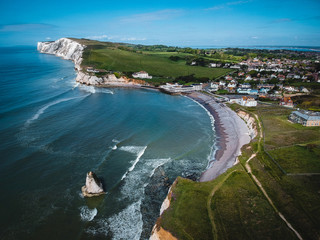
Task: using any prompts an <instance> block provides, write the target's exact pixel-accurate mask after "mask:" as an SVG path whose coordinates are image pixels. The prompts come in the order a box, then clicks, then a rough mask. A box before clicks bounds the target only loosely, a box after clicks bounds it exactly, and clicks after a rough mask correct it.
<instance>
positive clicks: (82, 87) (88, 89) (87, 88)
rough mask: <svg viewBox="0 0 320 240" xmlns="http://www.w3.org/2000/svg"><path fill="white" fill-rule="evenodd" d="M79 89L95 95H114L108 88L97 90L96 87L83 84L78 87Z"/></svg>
mask: <svg viewBox="0 0 320 240" xmlns="http://www.w3.org/2000/svg"><path fill="white" fill-rule="evenodd" d="M78 88H79V89H80V90H82V91H85V92H89V93H92V94H94V93H107V94H114V93H113V91H111V90H109V89H106V88H96V87H94V86H87V85H83V84H80V85H78Z"/></svg>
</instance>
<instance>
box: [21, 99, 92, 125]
mask: <svg viewBox="0 0 320 240" xmlns="http://www.w3.org/2000/svg"><path fill="white" fill-rule="evenodd" d="M88 96H89V94H88V95H85V96H81V97H71V98H63V99H59V100H56V101H53V102H50V103H48V104H47V105H44V106H43V107H42V108H40V109H39V110H38V111H37V112H36V114H34V115H33V116H32V117H31V118H29V119H28V120H27V121H26V123H25V125H24V126H25V127H28V126H29V125H30V124H31V123H32V122H33V121H35V120H37V119H38V118H39V117H40V116H41V115H42V114H43V113H44V111H45V110H47V109H48V108H49V107H51V106H54V105H56V104H59V103H62V102H67V101H70V100H73V99H77V98H85V97H88Z"/></svg>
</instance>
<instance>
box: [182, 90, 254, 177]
mask: <svg viewBox="0 0 320 240" xmlns="http://www.w3.org/2000/svg"><path fill="white" fill-rule="evenodd" d="M187 96H188V97H190V98H191V99H193V100H195V101H197V102H198V103H200V104H201V105H203V106H204V107H205V108H206V109H207V110H208V111H209V112H210V114H212V116H213V117H214V119H215V122H214V125H215V130H216V134H217V136H218V139H217V140H218V141H217V147H218V149H217V151H216V154H215V156H214V158H213V159H210V162H209V164H208V168H207V169H206V170H205V171H204V172H203V173H202V174H201V177H200V182H206V181H211V180H213V179H215V178H217V177H218V176H219V175H221V174H222V173H224V172H225V171H226V170H227V169H228V168H230V167H232V166H233V165H234V164H235V162H236V160H237V157H238V156H239V155H240V154H241V151H240V150H241V147H242V146H243V145H245V144H247V143H249V142H250V140H251V139H250V136H249V129H248V127H247V125H246V123H245V122H244V121H243V120H242V119H241V118H240V117H239V116H238V115H237V114H236V113H235V112H234V111H232V110H231V109H230V108H228V107H227V106H226V105H225V104H223V103H219V102H217V101H216V100H215V99H214V98H213V97H211V96H209V95H206V94H203V93H199V92H193V93H190V94H188V95H187Z"/></svg>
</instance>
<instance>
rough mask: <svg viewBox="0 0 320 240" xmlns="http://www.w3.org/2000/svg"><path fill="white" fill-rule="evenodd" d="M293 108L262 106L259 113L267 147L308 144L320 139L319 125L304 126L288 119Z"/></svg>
mask: <svg viewBox="0 0 320 240" xmlns="http://www.w3.org/2000/svg"><path fill="white" fill-rule="evenodd" d="M291 112H292V110H288V109H285V108H279V107H274V106H273V107H261V108H259V114H260V117H261V118H262V121H263V125H264V129H265V143H266V149H267V150H271V149H274V148H277V147H284V146H291V145H295V144H306V143H311V142H315V141H319V140H320V137H319V136H320V128H319V127H304V126H302V125H300V124H294V123H291V122H289V121H288V116H289V114H290V113H291Z"/></svg>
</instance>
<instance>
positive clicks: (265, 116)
mask: <svg viewBox="0 0 320 240" xmlns="http://www.w3.org/2000/svg"><path fill="white" fill-rule="evenodd" d="M230 107H231V108H232V109H233V110H238V109H242V110H245V111H247V112H252V113H255V114H257V115H258V116H259V118H260V119H261V120H262V123H263V129H264V132H265V136H266V145H264V141H257V139H254V140H253V141H252V142H251V143H249V144H247V145H245V146H243V148H242V156H240V157H239V160H240V162H241V164H242V165H236V166H234V167H232V168H230V169H229V170H228V171H227V173H225V174H222V175H221V176H219V177H218V178H217V179H215V180H213V181H211V182H206V183H195V182H192V181H190V180H182V179H179V182H182V183H183V184H177V185H176V186H175V187H174V188H173V191H174V193H175V198H174V201H173V202H172V205H171V206H170V208H169V210H168V211H166V212H165V213H164V214H163V217H161V218H160V220H159V221H160V222H159V223H160V225H161V226H162V227H164V229H166V230H168V231H170V232H171V233H172V234H173V235H174V236H176V237H178V238H179V239H214V237H217V239H296V237H295V235H294V234H293V232H292V231H291V230H290V229H289V228H288V227H287V226H286V224H285V223H284V222H283V221H282V220H281V219H280V218H279V217H278V215H277V213H276V211H275V210H274V209H273V208H272V206H271V205H270V204H269V203H268V201H267V200H266V198H265V197H264V195H262V193H261V192H260V191H259V190H258V188H257V186H256V185H255V183H254V181H253V180H252V179H251V177H250V176H249V175H248V174H247V173H246V172H245V171H244V170H243V167H242V166H243V165H244V164H245V162H246V161H247V159H248V158H249V157H250V156H251V155H252V153H254V152H256V151H257V149H261V151H260V152H259V153H258V154H257V156H256V157H255V158H253V159H252V160H251V161H250V167H251V168H252V172H253V174H254V175H255V176H256V177H257V178H258V180H259V181H260V182H261V183H262V185H263V188H264V189H265V190H266V192H267V194H268V195H269V197H270V198H271V199H272V201H273V203H274V205H275V207H276V209H278V210H279V211H280V212H281V213H282V214H283V215H284V216H285V218H286V219H287V220H288V221H289V223H290V224H291V225H292V226H293V227H294V228H295V229H296V230H297V231H298V232H299V234H301V235H302V237H303V238H304V239H319V238H320V231H319V228H318V226H319V224H320V204H319V203H320V194H319V193H320V190H319V186H320V176H319V175H312V176H308V175H286V174H284V173H283V172H282V171H281V170H280V168H279V167H278V166H277V164H276V163H275V162H274V161H273V160H272V159H271V158H270V157H269V156H268V155H267V154H266V152H264V151H263V149H266V150H267V151H269V152H270V154H271V155H272V156H273V157H274V159H275V161H276V162H277V163H278V164H279V165H280V166H281V167H282V168H284V169H285V170H286V171H287V172H289V173H294V174H295V173H308V172H309V173H310V172H312V173H320V157H319V156H320V148H319V146H320V139H319V136H320V135H319V131H320V128H316V127H312V128H308V127H303V126H301V125H299V124H292V123H290V122H288V121H287V117H288V115H289V114H290V112H291V111H292V110H288V109H285V108H280V107H275V106H258V107H256V108H244V107H241V106H239V105H236V104H232V105H230ZM232 171H235V172H232ZM231 172H232V173H231ZM228 173H231V174H230V175H229V177H228V178H227V176H228V175H227V174H228ZM223 180H225V181H224V182H223ZM217 186H220V188H219V189H218V190H217V191H216V192H215V194H214V195H213V198H212V199H211V205H210V209H209V211H210V212H208V210H207V206H208V205H207V201H208V199H209V196H210V193H211V191H213V190H214V189H215V188H217ZM208 213H212V216H213V220H214V224H213V225H212V222H211V221H210V217H209V214H208ZM210 229H211V230H212V229H216V231H213V233H211V234H210Z"/></svg>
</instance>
